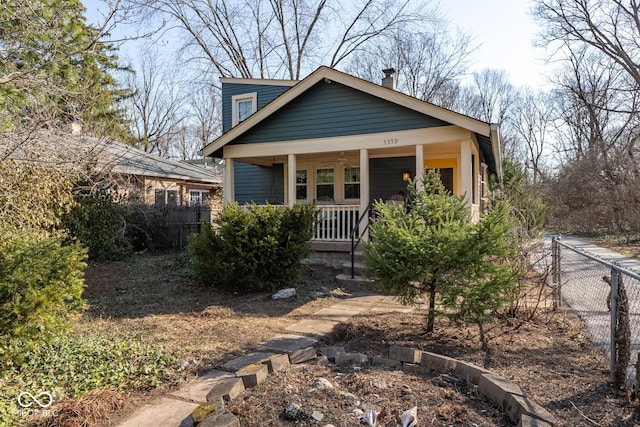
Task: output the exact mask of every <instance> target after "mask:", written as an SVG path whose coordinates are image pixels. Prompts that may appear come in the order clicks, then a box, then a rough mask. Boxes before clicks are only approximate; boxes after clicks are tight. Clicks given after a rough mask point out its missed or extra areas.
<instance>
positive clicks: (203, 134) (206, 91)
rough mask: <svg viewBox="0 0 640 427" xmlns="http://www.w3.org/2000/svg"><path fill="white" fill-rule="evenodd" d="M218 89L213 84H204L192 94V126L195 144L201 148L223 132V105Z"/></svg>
mask: <svg viewBox="0 0 640 427" xmlns="http://www.w3.org/2000/svg"><path fill="white" fill-rule="evenodd" d="M218 92H219V91H218V89H217V88H216V87H214V86H212V85H204V86H202V87H201V88H199V89H196V90H195V92H194V93H193V95H192V96H191V103H190V111H191V112H192V115H191V116H192V117H191V123H192V124H191V126H192V128H193V133H194V139H195V141H194V144H197V145H198V146H199V148H198V150H201V149H202V148H203V147H204V146H205V145H207V144H209V143H210V142H211V141H213V140H214V138H215V137H217V136H218V135H220V133H221V132H222V122H221V117H222V113H221V106H220V102H219V99H220V96H219V93H218Z"/></svg>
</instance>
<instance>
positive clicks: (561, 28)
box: [534, 0, 640, 87]
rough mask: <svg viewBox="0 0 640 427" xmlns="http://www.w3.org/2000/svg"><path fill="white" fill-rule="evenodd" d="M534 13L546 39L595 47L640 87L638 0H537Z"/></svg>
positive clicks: (639, 6)
mask: <svg viewBox="0 0 640 427" xmlns="http://www.w3.org/2000/svg"><path fill="white" fill-rule="evenodd" d="M534 14H535V15H536V16H538V18H539V19H540V20H541V21H542V23H543V26H542V28H543V32H542V36H543V38H544V40H545V41H557V42H560V43H561V44H563V45H565V46H568V47H569V48H575V47H576V46H588V47H590V48H592V49H595V50H597V51H599V52H601V53H602V54H604V55H605V56H607V57H608V58H610V59H611V60H613V61H614V62H615V63H616V64H618V66H619V67H620V68H621V69H623V70H624V71H625V72H626V73H627V74H628V75H629V76H630V77H631V78H632V79H633V81H634V82H635V86H636V87H640V1H638V0H572V1H564V0H537V5H536V7H535V10H534Z"/></svg>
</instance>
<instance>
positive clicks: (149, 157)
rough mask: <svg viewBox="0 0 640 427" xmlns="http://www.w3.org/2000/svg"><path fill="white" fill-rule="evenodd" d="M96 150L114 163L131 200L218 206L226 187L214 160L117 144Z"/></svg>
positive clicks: (154, 203) (113, 168)
mask: <svg viewBox="0 0 640 427" xmlns="http://www.w3.org/2000/svg"><path fill="white" fill-rule="evenodd" d="M96 150H100V154H99V155H100V156H101V157H103V158H104V159H107V160H106V161H108V162H110V163H111V167H110V171H111V174H112V175H113V176H114V177H115V178H116V180H117V181H118V183H119V184H120V186H121V187H120V190H121V191H122V192H123V193H124V194H125V195H126V196H127V197H128V198H129V199H130V201H131V202H139V203H144V204H147V205H156V206H209V205H215V199H216V195H217V193H218V191H219V190H220V189H221V187H222V173H221V171H220V170H219V169H218V167H217V165H215V163H213V162H211V164H209V165H206V166H205V165H203V166H200V165H195V164H191V163H189V162H182V161H177V160H171V159H166V158H163V157H160V156H156V155H154V154H149V153H145V152H143V151H141V150H138V149H135V148H132V147H129V146H125V145H122V144H115V143H112V144H107V145H103V146H97V148H96ZM109 159H110V160H109ZM212 207H213V208H214V209H215V206H212Z"/></svg>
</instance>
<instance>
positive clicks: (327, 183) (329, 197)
mask: <svg viewBox="0 0 640 427" xmlns="http://www.w3.org/2000/svg"><path fill="white" fill-rule="evenodd" d="M334 182H335V171H334V170H333V168H322V169H317V170H316V200H317V201H319V202H333V201H334V199H335V196H334Z"/></svg>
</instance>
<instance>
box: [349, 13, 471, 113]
mask: <svg viewBox="0 0 640 427" xmlns="http://www.w3.org/2000/svg"><path fill="white" fill-rule="evenodd" d="M436 17H437V15H434V16H433V18H432V25H431V28H430V31H421V32H416V33H411V32H408V31H395V32H394V33H393V34H391V35H387V36H386V37H383V38H381V39H378V42H377V43H375V44H370V45H368V46H367V49H366V54H365V55H358V56H355V57H353V58H352V59H351V60H350V62H349V66H348V67H347V69H348V71H349V72H350V73H351V74H354V75H356V76H359V77H361V78H363V79H366V80H370V81H377V80H379V78H380V72H381V70H382V69H384V68H388V67H393V68H394V69H395V70H396V72H397V78H398V90H399V91H401V92H403V93H406V94H408V95H410V96H413V97H415V98H418V99H422V100H424V101H428V102H431V103H434V104H437V105H440V106H443V107H449V106H451V105H452V103H453V101H454V99H455V97H456V93H457V89H458V84H459V83H458V82H459V80H460V79H461V78H462V77H463V76H464V74H465V72H466V65H467V63H468V57H469V53H470V36H469V35H467V34H461V33H459V34H455V35H451V34H450V33H449V32H447V31H446V30H443V29H442V28H446V27H447V24H448V23H447V22H446V21H444V20H441V19H437V20H435V18H436Z"/></svg>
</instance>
